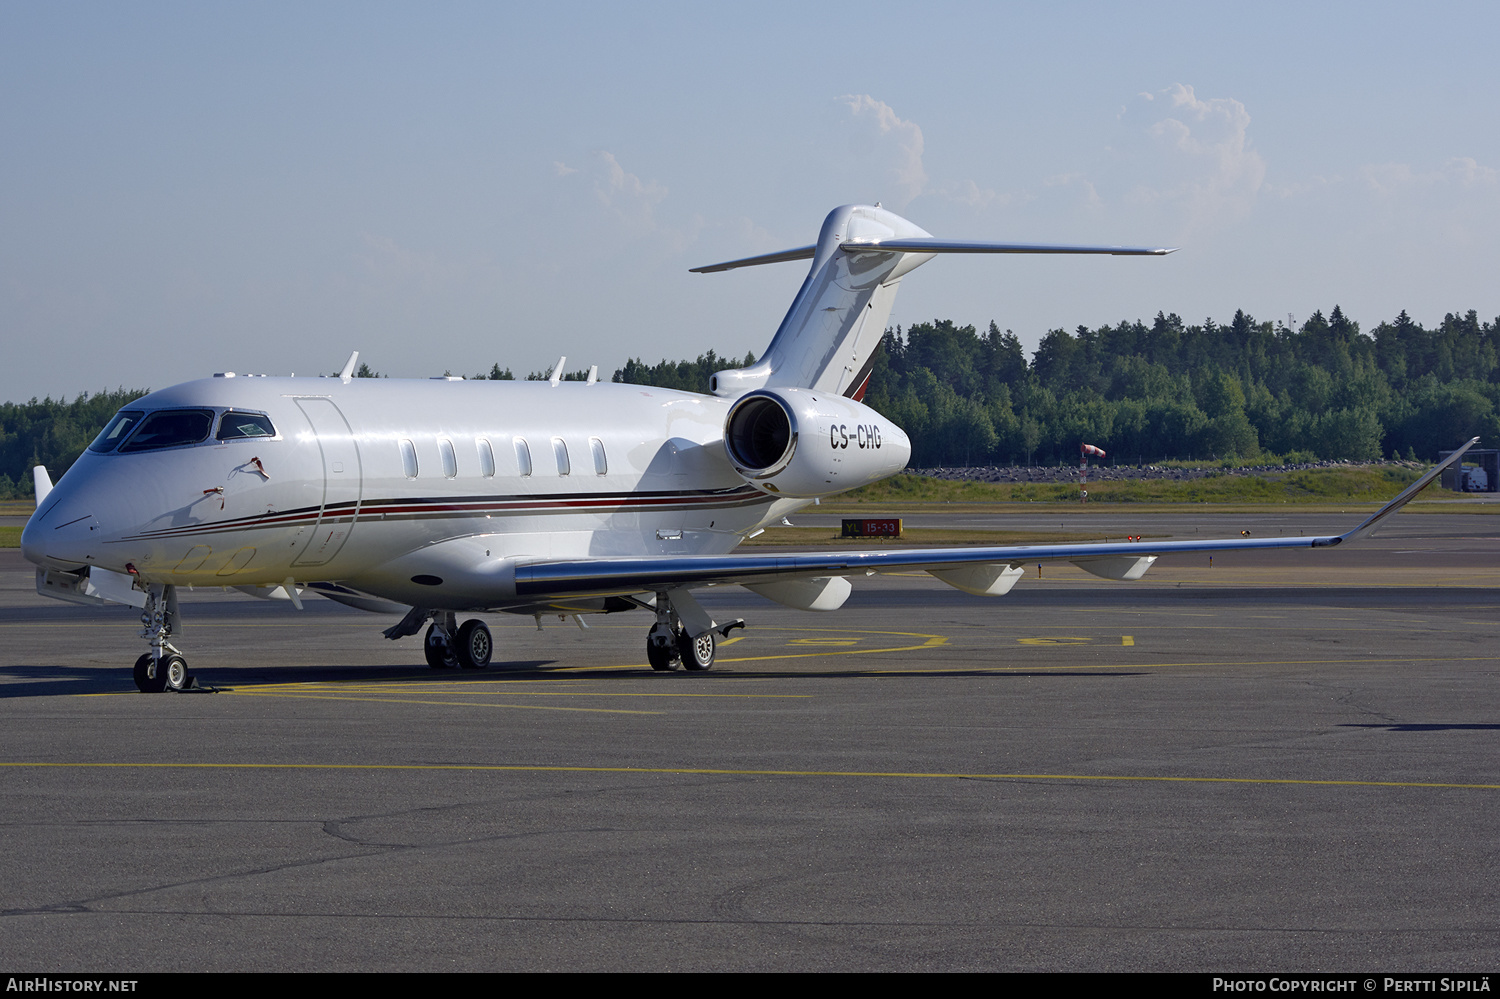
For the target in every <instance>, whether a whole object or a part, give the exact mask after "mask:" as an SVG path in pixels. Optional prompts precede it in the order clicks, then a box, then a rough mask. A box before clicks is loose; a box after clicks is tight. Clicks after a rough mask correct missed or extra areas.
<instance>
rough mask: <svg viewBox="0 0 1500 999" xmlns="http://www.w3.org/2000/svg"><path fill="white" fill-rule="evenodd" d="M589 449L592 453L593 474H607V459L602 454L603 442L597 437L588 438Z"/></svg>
mask: <svg viewBox="0 0 1500 999" xmlns="http://www.w3.org/2000/svg"><path fill="white" fill-rule="evenodd" d="M589 450H590V451H592V452H593V454H594V474H595V475H608V474H609V459H608V458H606V457H605V456H604V442H603V441H601V440H600V439H599V438H597V437H590V438H589Z"/></svg>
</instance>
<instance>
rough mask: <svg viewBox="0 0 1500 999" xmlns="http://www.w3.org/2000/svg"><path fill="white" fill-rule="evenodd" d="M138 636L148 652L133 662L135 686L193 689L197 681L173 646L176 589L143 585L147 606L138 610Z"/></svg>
mask: <svg viewBox="0 0 1500 999" xmlns="http://www.w3.org/2000/svg"><path fill="white" fill-rule="evenodd" d="M141 624H142V625H144V627H143V628H142V630H141V637H142V638H144V639H146V641H148V642H150V643H151V651H150V652H147V653H146V654H145V655H143V656H141V657H140V658H139V659H137V660H136V661H135V670H134V677H135V686H136V689H137V690H139V691H141V693H143V694H159V693H161V692H162V691H164V690H177V691H182V690H192V689H194V688H196V687H197V681H196V680H195V679H194V678H193V674H192V673H191V672H189V671H188V664H187V659H186V658H184V657H183V655H182V653H181V652H179V651H177V649H176V647H175V646H173V645H172V642H171V638H172V632H173V631H174V630H176V629H177V627H178V626H179V617H178V613H177V588H176V587H175V586H171V585H169V584H165V583H152V584H151V585H150V586H148V587H147V588H146V606H145V608H144V609H143V610H142V611H141Z"/></svg>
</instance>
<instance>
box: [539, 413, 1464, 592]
mask: <svg viewBox="0 0 1500 999" xmlns="http://www.w3.org/2000/svg"><path fill="white" fill-rule="evenodd" d="M1478 440H1479V438H1477V437H1476V438H1474V439H1472V440H1470V441H1469V442H1468V443H1467V444H1465V445H1464V446H1463V447H1461V448H1459V449H1458V450H1457V451H1455V452H1454V453H1453V454H1452V455H1450V456H1449V457H1448V459H1447V460H1446V461H1444V462H1442V463H1441V464H1439V465H1437V466H1435V467H1433V468H1432V469H1430V470H1428V472H1427V473H1426V474H1425V475H1423V476H1422V477H1421V478H1420V479H1418V480H1417V481H1416V482H1414V483H1412V484H1411V485H1410V486H1408V487H1407V488H1406V489H1404V490H1402V492H1401V494H1400V495H1398V496H1397V497H1396V498H1395V499H1393V500H1391V501H1390V502H1389V503H1387V504H1386V505H1385V506H1383V507H1381V508H1380V510H1378V511H1377V512H1376V513H1375V514H1373V515H1372V516H1370V517H1369V518H1368V519H1366V520H1365V521H1364V522H1362V523H1361V524H1359V525H1358V526H1357V527H1355V528H1354V529H1353V530H1350V531H1348V532H1346V533H1344V534H1340V535H1329V536H1326V537H1315V538H1306V537H1296V538H1290V537H1286V538H1221V539H1205V540H1192V541H1161V542H1105V543H1100V544H1054V545H1007V546H1001V547H974V548H905V549H878V550H874V551H832V552H797V553H767V554H753V553H752V554H737V553H731V554H728V555H685V556H668V557H620V558H598V559H582V560H571V561H569V560H564V561H534V562H521V563H518V564H517V565H516V566H515V587H516V595H517V596H518V597H534V598H537V599H542V598H548V597H560V596H607V595H611V594H629V593H639V592H642V591H649V590H669V589H676V588H687V587H694V586H707V585H710V584H722V583H741V584H759V583H774V582H778V581H783V580H793V579H809V578H818V577H828V576H856V575H865V574H870V573H877V572H894V571H901V570H913V569H915V570H924V571H926V572H929V573H931V574H932V575H934V576H936V577H937V578H939V579H941V580H943V581H944V582H946V583H948V584H950V585H952V586H955V587H957V588H959V589H961V590H964V591H966V592H970V593H981V594H990V595H998V594H1001V593H1004V592H1006V591H1007V590H1009V589H1010V588H1011V586H1013V585H1014V583H1015V581H1016V580H1017V579H1018V578H1020V575H1021V571H1022V570H1021V568H1020V567H1021V566H1024V565H1027V564H1029V563H1033V562H1039V561H1041V562H1046V561H1068V562H1072V563H1073V564H1075V565H1077V566H1078V567H1079V568H1081V569H1084V570H1086V571H1088V572H1091V573H1093V574H1095V575H1097V576H1101V577H1104V578H1107V579H1139V578H1140V577H1141V576H1142V575H1144V574H1145V571H1146V570H1147V569H1148V568H1150V566H1151V563H1153V562H1155V561H1156V559H1157V557H1158V556H1161V555H1170V554H1177V553H1185V552H1213V551H1245V550H1249V549H1267V548H1330V547H1333V546H1334V545H1339V544H1342V543H1344V542H1345V541H1353V540H1355V539H1357V538H1361V537H1365V536H1366V535H1368V534H1370V533H1372V532H1373V531H1374V530H1375V529H1376V528H1377V527H1379V526H1380V524H1381V523H1382V522H1383V521H1384V520H1385V519H1386V518H1387V517H1389V516H1390V515H1391V514H1393V513H1395V512H1396V511H1398V510H1400V509H1401V508H1402V507H1403V506H1405V505H1406V504H1407V503H1409V502H1411V500H1412V499H1413V498H1414V497H1415V496H1416V495H1417V494H1418V493H1419V492H1421V491H1422V489H1424V488H1425V487H1426V486H1427V485H1428V483H1430V482H1432V481H1433V480H1434V479H1435V478H1437V477H1438V476H1439V475H1441V474H1442V472H1443V470H1444V469H1445V468H1448V467H1449V466H1451V465H1453V464H1455V463H1456V462H1458V461H1460V460H1461V459H1462V458H1463V455H1464V453H1465V452H1466V451H1468V450H1469V448H1471V447H1473V446H1474V445H1475V444H1476V443H1478Z"/></svg>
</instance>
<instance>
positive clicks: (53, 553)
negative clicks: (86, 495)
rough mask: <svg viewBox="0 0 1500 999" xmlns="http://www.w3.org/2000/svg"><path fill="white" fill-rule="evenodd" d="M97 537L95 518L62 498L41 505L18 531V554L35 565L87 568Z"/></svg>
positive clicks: (97, 523)
mask: <svg viewBox="0 0 1500 999" xmlns="http://www.w3.org/2000/svg"><path fill="white" fill-rule="evenodd" d="M48 500H49V501H50V500H52V497H48ZM99 536H100V528H99V520H98V518H97V517H95V516H94V515H93V513H92V512H91V511H90V510H89V509H87V508H85V507H83V506H80V505H79V504H77V503H70V502H68V497H66V496H62V497H58V498H57V500H55V501H51V502H48V501H44V502H43V504H42V506H41V507H40V508H39V509H38V510H37V512H36V513H34V514H32V515H31V519H30V520H28V521H27V522H26V526H25V527H24V528H22V530H21V554H22V555H23V556H24V557H25V558H26V559H27V560H28V561H30V562H35V563H36V564H37V565H43V566H47V567H49V568H53V569H77V568H79V567H81V566H85V565H88V564H90V556H91V555H92V554H93V549H94V547H95V546H96V544H97V542H98V540H99Z"/></svg>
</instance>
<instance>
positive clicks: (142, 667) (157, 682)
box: [135, 652, 167, 694]
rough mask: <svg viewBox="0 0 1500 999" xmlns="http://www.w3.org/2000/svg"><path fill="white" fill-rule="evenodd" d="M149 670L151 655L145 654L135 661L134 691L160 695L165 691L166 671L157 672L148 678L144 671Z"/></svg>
mask: <svg viewBox="0 0 1500 999" xmlns="http://www.w3.org/2000/svg"><path fill="white" fill-rule="evenodd" d="M150 668H151V653H149V652H148V653H146V654H145V655H143V656H141V657H140V658H139V659H137V660H136V661H135V689H136V690H139V691H140V692H141V693H143V694H160V693H161V692H162V691H163V690H166V689H167V684H166V670H160V669H159V670H157V671H156V675H155V676H148V675H147V674H146V671H147V670H149V669H150Z"/></svg>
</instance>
